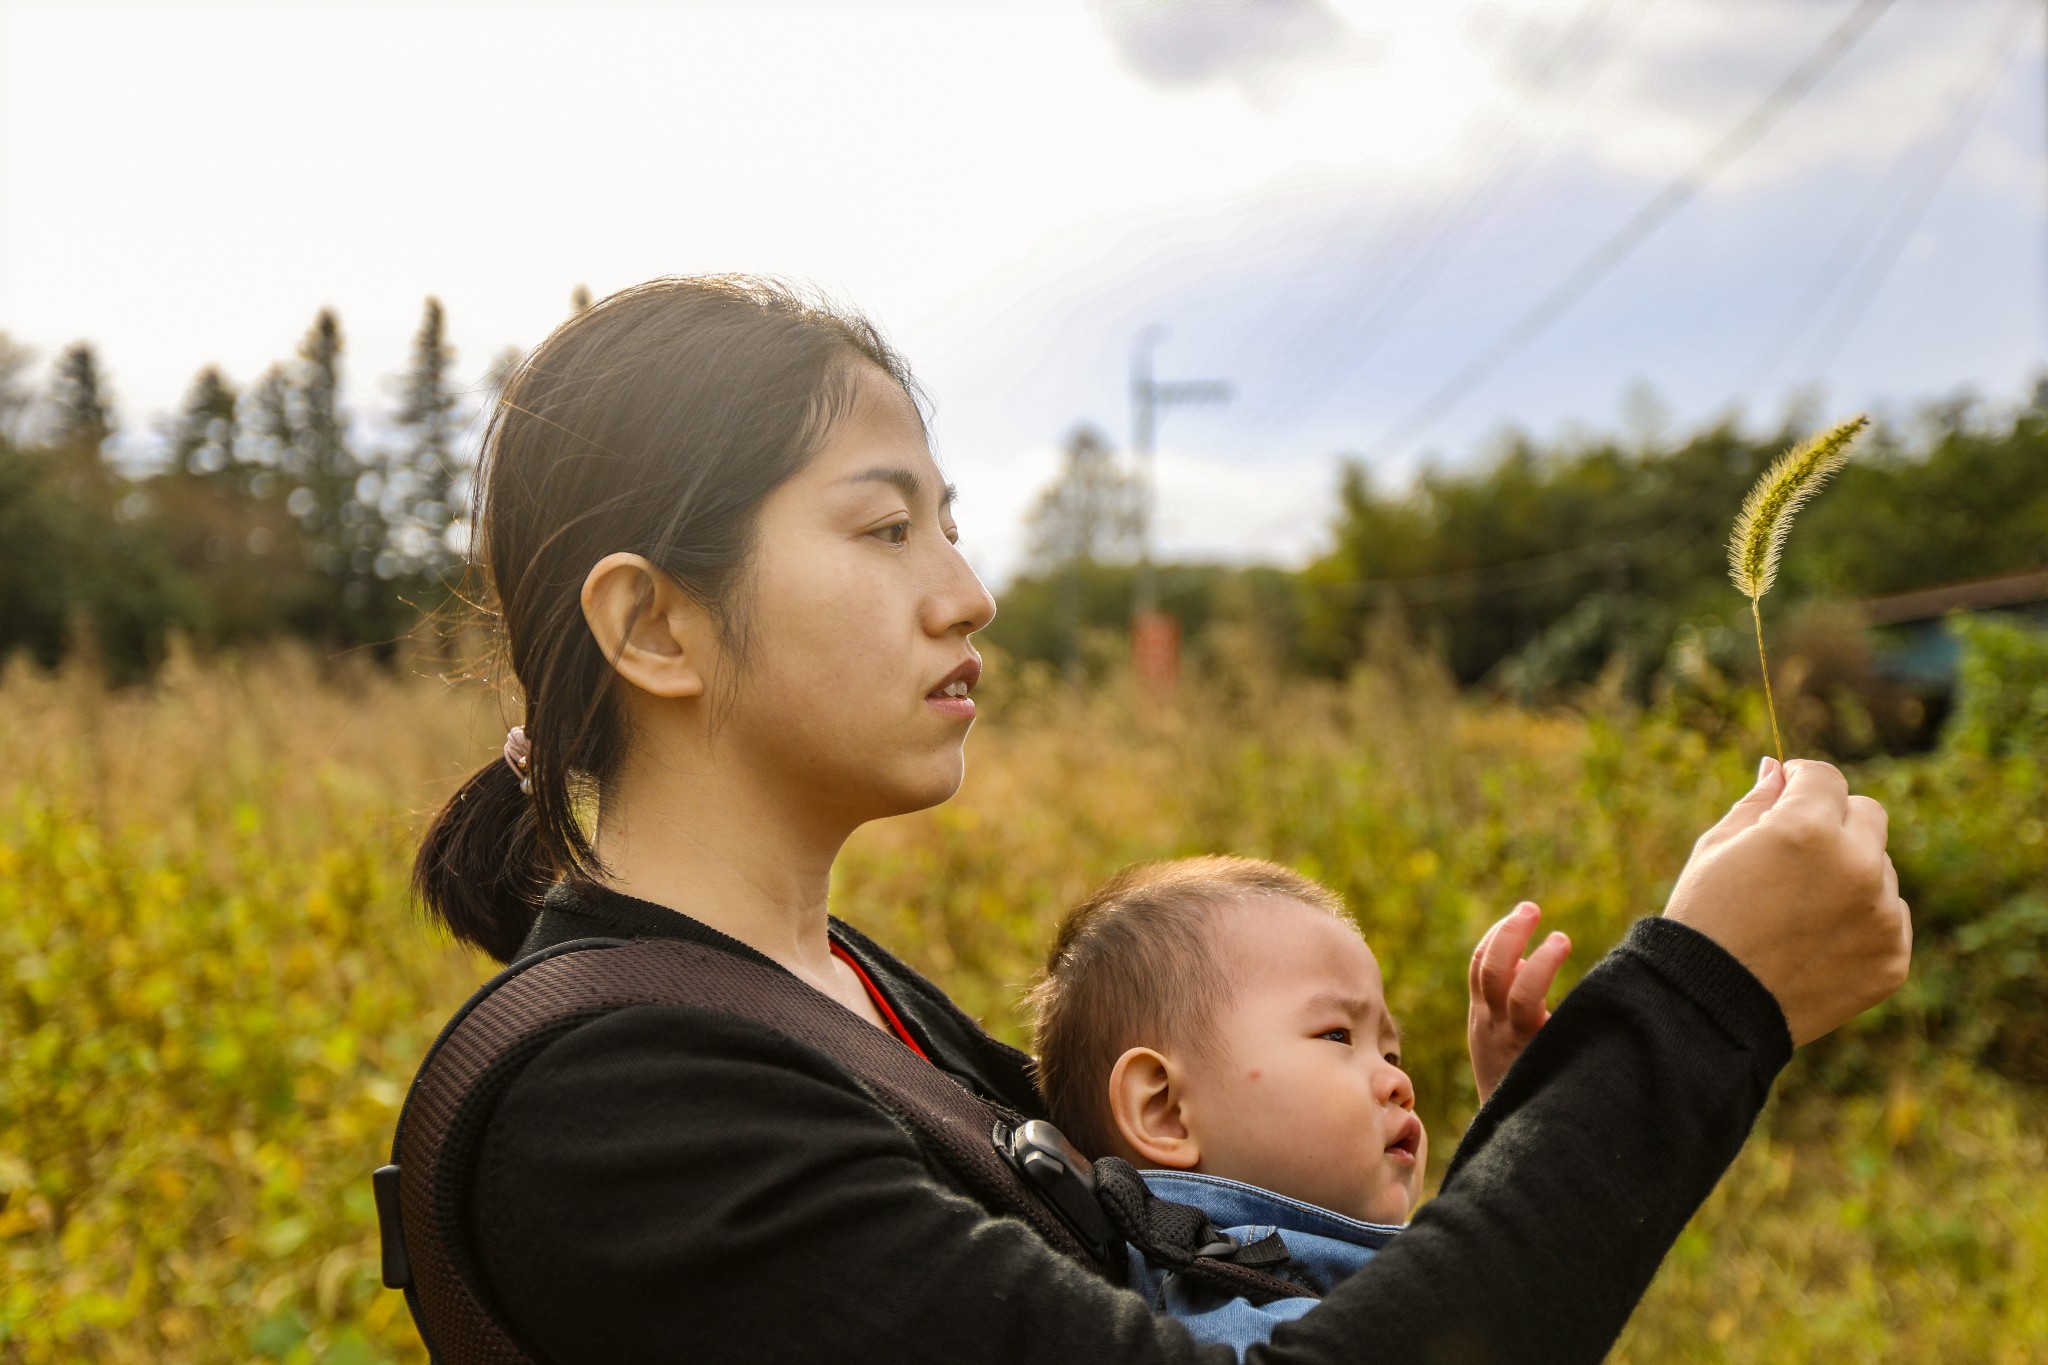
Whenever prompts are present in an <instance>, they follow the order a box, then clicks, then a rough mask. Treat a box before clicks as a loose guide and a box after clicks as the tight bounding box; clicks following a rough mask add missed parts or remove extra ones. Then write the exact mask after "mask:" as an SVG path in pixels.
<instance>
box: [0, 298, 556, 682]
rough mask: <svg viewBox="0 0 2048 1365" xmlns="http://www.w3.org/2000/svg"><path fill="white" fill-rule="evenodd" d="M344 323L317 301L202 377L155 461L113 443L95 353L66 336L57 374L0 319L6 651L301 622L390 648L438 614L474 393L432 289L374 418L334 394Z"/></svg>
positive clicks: (137, 671) (111, 417) (312, 636)
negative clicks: (297, 328)
mask: <svg viewBox="0 0 2048 1365" xmlns="http://www.w3.org/2000/svg"><path fill="white" fill-rule="evenodd" d="M344 354H345V341H344V336H343V332H342V328H341V323H340V320H339V319H338V318H337V317H336V316H335V314H334V312H333V310H331V309H323V310H321V311H320V313H319V314H318V315H317V316H316V317H315V318H314V319H313V322H312V325H311V326H310V327H308V329H307V331H306V334H305V336H304V338H303V339H302V340H301V341H300V343H299V345H298V348H297V350H296V353H295V354H294V355H293V356H291V357H290V358H289V359H286V360H283V361H280V362H278V363H277V364H274V365H272V366H270V367H269V368H268V369H266V370H265V371H264V372H263V373H262V374H261V375H260V376H258V377H257V378H256V379H255V381H254V382H252V383H250V384H249V385H247V387H238V386H237V385H236V384H235V383H234V382H233V381H232V380H231V379H230V378H229V377H228V376H226V375H225V374H223V373H222V372H221V371H220V369H219V368H218V367H215V366H207V367H206V368H204V369H202V370H200V371H199V373H198V374H197V375H196V376H195V377H194V378H193V380H192V383H191V386H190V388H189V389H188V390H187V392H186V394H185V396H184V399H183V401H182V402H181V403H180V405H179V407H178V409H177V411H176V412H175V413H174V414H173V415H172V416H171V417H170V418H169V419H168V420H167V421H166V422H165V423H164V425H163V427H162V429H161V430H160V432H159V433H158V436H159V438H160V439H159V441H158V442H157V443H156V444H157V445H158V447H159V450H160V459H159V460H158V461H157V463H156V464H155V465H154V466H153V467H151V468H148V469H143V470H129V469H123V468H121V467H120V466H119V465H118V464H117V463H116V462H115V461H114V460H113V459H112V458H111V457H110V446H111V444H112V438H113V437H114V435H115V432H116V427H117V423H118V418H117V415H116V410H115V406H114V403H113V399H112V395H111V393H110V391H109V384H108V380H107V377H106V374H105V372H104V369H103V367H102V365H101V362H100V359H99V356H98V353H97V352H96V351H95V349H94V347H93V346H92V345H91V344H90V343H89V342H83V341H81V342H77V343H75V344H73V345H71V346H69V347H67V348H65V349H64V351H63V352H62V353H61V354H60V355H58V356H57V357H56V359H55V363H54V364H53V366H52V367H51V372H50V376H49V379H48V382H47V384H46V385H45V386H44V387H43V388H42V389H41V390H40V391H38V390H36V389H35V388H34V387H32V386H31V385H30V384H29V383H28V382H27V380H26V375H27V373H28V370H29V368H30V362H31V359H32V357H31V356H30V354H29V353H28V351H27V350H26V349H25V348H23V347H21V346H18V345H16V344H14V343H12V342H11V341H9V340H8V339H7V338H6V337H5V336H4V335H0V546H4V547H5V549H6V554H5V555H4V556H0V655H4V654H12V653H14V652H16V651H25V652H27V653H28V654H29V655H30V656H31V657H33V658H34V659H36V660H37V661H38V662H39V663H42V664H44V665H46V666H48V665H53V664H55V663H56V662H57V661H58V660H59V659H60V658H61V657H62V656H63V655H64V654H65V653H67V652H68V651H70V650H72V649H74V648H78V647H80V646H83V645H88V644H89V646H90V647H91V648H92V649H94V650H95V651H96V652H97V653H98V654H99V655H100V656H101V658H102V660H103V662H104V665H105V666H106V668H107V669H108V671H109V673H110V674H111V675H112V676H114V677H116V678H120V679H124V680H132V679H135V678H138V677H142V676H145V675H147V673H148V672H149V671H150V670H151V669H152V668H153V667H154V666H155V665H156V663H157V662H159V661H160V660H161V658H162V655H163V652H164V650H165V648H166V646H167V642H168V639H169V637H170V635H171V634H172V633H173V632H177V633H182V634H183V635H184V636H185V637H186V638H187V639H189V640H191V641H192V642H193V643H194V644H195V645H197V646H198V647H200V648H201V649H213V648H220V647H224V646H231V645H236V644H241V643H245V642H249V641H253V640H258V639H263V638H268V637H273V636H279V635H294V636H299V637H302V638H305V639H309V640H312V641H315V642H317V643H319V644H320V645H322V646H323V647H326V648H328V649H330V650H344V649H356V648H360V649H366V650H368V651H371V652H373V653H375V654H377V655H379V656H381V657H386V658H388V657H390V656H392V655H393V654H394V653H395V651H396V649H397V646H398V644H399V642H400V641H401V640H402V639H403V638H404V637H405V636H406V634H407V633H408V631H410V630H411V628H412V627H413V626H414V625H415V624H417V622H418V621H419V620H420V618H421V617H422V616H423V615H426V614H431V613H435V612H438V611H440V610H441V609H442V608H444V607H445V606H446V605H447V603H448V601H449V599H450V595H451V594H452V593H453V592H454V591H455V589H456V586H457V580H458V578H459V572H460V569H461V566H462V563H463V554H464V549H465V534H466V524H465V518H464V505H465V499H466V497H467V495H468V476H469V471H468V468H467V463H466V461H465V460H464V458H463V455H462V452H461V451H460V450H459V449H458V447H459V444H460V435H461V431H462V428H463V426H464V424H465V423H466V422H467V421H468V420H469V418H470V416H471V415H472V412H471V404H472V402H473V401H474V400H476V399H478V398H480V397H484V396H486V395H487V393H488V391H489V390H490V389H491V388H492V387H494V386H495V384H496V382H497V376H498V375H499V374H501V373H502V371H503V367H504V366H505V365H507V364H508V363H509V362H510V360H511V359H512V358H513V356H514V355H515V354H516V353H508V354H507V355H504V356H501V357H499V359H498V361H497V363H496V365H495V366H494V368H493V374H492V377H490V378H487V379H486V381H485V383H484V390H485V391H486V393H485V394H475V393H470V392H466V391H464V390H463V389H461V388H459V387H458V386H457V385H456V384H455V382H454V377H453V366H454V362H455V353H454V349H453V347H451V346H450V345H449V344H448V340H447V330H446V318H445V316H444V313H443V310H442V307H441V304H440V302H439V301H438V300H436V299H432V298H429V299H428V300H426V303H425V306H424V309H423V312H422V316H421V319H420V324H419V329H418V331H417V333H416V334H415V336H414V338H413V344H412V350H411V356H410V359H409V363H408V367H407V370H406V372H405V374H404V375H403V376H402V378H401V380H400V383H399V386H398V399H397V403H396V405H395V408H394V409H393V410H391V411H389V412H387V413H383V414H381V415H380V416H381V421H380V422H379V423H378V435H377V436H376V437H375V438H367V437H366V436H365V435H364V432H365V430H366V429H367V428H368V424H367V423H364V422H358V421H356V420H354V419H353V417H352V414H351V413H350V411H349V410H348V408H347V406H346V398H345V387H344V374H343V359H344Z"/></svg>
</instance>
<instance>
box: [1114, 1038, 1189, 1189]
mask: <svg viewBox="0 0 2048 1365" xmlns="http://www.w3.org/2000/svg"><path fill="white" fill-rule="evenodd" d="M1183 1083H1184V1077H1183V1075H1182V1073H1181V1071H1180V1069H1179V1068H1178V1067H1176V1066H1175V1065H1174V1063H1173V1061H1172V1060H1171V1059H1170V1058H1168V1057H1165V1056H1163V1055H1161V1054H1160V1053H1157V1052H1154V1051H1153V1050H1152V1049H1151V1048H1149V1047H1134V1048H1131V1049H1129V1050H1127V1051H1126V1052H1125V1053H1124V1055H1123V1056H1121V1057H1119V1058H1117V1059H1116V1065H1115V1066H1113V1067H1111V1068H1110V1072H1109V1115H1110V1119H1111V1121H1112V1122H1113V1123H1114V1125H1115V1127H1116V1133H1117V1137H1118V1139H1119V1141H1120V1143H1121V1145H1122V1146H1123V1147H1125V1148H1126V1149H1127V1152H1126V1155H1127V1156H1128V1157H1129V1159H1130V1161H1131V1164H1132V1165H1134V1166H1139V1167H1147V1166H1150V1167H1155V1168H1162V1169H1165V1170H1173V1171H1191V1170H1193V1169H1194V1168H1195V1167H1196V1166H1197V1165H1198V1164H1199V1163H1200V1162H1201V1159H1202V1149H1201V1144H1200V1143H1199V1142H1197V1141H1196V1140H1195V1135H1194V1133H1193V1131H1191V1130H1190V1129H1189V1127H1188V1125H1187V1117H1186V1115H1185V1114H1184V1113H1183V1112H1182V1103H1181V1101H1182V1094H1181V1092H1182V1088H1183Z"/></svg>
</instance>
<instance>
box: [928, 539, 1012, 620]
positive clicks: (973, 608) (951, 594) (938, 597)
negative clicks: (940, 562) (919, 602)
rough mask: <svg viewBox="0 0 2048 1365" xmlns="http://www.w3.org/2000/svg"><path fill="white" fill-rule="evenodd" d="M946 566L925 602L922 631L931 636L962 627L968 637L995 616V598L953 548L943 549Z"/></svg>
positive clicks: (965, 557) (949, 546) (952, 546)
mask: <svg viewBox="0 0 2048 1365" xmlns="http://www.w3.org/2000/svg"><path fill="white" fill-rule="evenodd" d="M944 553H945V559H946V566H945V569H944V571H943V574H942V577H941V579H940V581H939V582H938V583H936V584H935V585H934V586H933V591H932V593H931V595H930V596H929V597H928V598H926V599H925V628H926V629H927V630H929V631H930V632H931V633H932V634H934V635H944V634H946V633H947V632H949V631H952V630H955V629H961V628H964V630H963V633H964V634H967V635H972V634H973V633H974V632H975V631H977V630H981V629H982V628H984V627H985V626H987V625H988V623H989V622H990V621H993V620H995V617H996V599H995V598H993V597H991V596H990V595H989V591H988V589H987V588H986V587H984V586H983V585H982V582H981V577H980V575H978V574H976V573H975V572H974V566H973V565H971V564H969V563H968V562H967V556H966V555H963V554H961V553H960V547H959V546H957V545H950V544H949V545H947V546H946V548H945V552H944Z"/></svg>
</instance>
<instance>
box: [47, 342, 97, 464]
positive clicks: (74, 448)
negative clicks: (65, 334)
mask: <svg viewBox="0 0 2048 1365" xmlns="http://www.w3.org/2000/svg"><path fill="white" fill-rule="evenodd" d="M44 412H45V418H44V425H45V430H46V433H47V444H48V445H49V447H50V448H51V449H52V450H54V451H56V452H57V453H58V455H59V456H60V458H61V462H62V465H63V469H64V473H63V479H64V483H65V485H66V486H67V488H68V489H69V491H70V492H71V493H72V495H73V496H76V497H81V498H86V499H90V500H92V501H94V502H102V503H103V502H105V501H106V500H107V499H109V498H110V497H111V496H112V494H113V479H112V477H111V474H110V471H109V470H108V468H107V460H106V444H107V438H108V437H109V436H111V435H113V433H114V408H113V403H112V401H111V400H110V399H109V398H108V396H107V392H106V381H105V380H104V379H103V378H102V377H101V375H100V362H99V353H98V352H96V351H95V350H94V349H93V347H92V343H91V342H88V341H74V342H73V343H71V345H69V346H66V347H65V348H64V351H63V353H62V354H61V355H59V356H58V357H57V366H56V369H55V370H54V371H53V372H52V373H51V375H50V391H49V395H48V397H47V399H46V400H45V403H44Z"/></svg>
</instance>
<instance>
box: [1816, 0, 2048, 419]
mask: <svg viewBox="0 0 2048 1365" xmlns="http://www.w3.org/2000/svg"><path fill="white" fill-rule="evenodd" d="M2033 25H2034V5H2033V3H2032V0H2017V3H2015V4H2013V5H2012V7H2011V8H2010V9H2009V10H2008V11H2007V22H2006V23H2005V24H2003V25H2001V26H2000V28H1999V31H1998V34H1997V36H1996V38H1995V40H1994V41H1993V43H1992V46H1991V50H1990V52H1989V53H1987V54H1986V60H1985V62H1984V66H1983V68H1982V69H1981V70H1980V71H1979V72H1978V73H1977V79H1976V81H1975V82H1974V84H1973V86H1972V88H1971V90H1970V92H1969V94H1968V95H1967V96H1966V97H1965V98H1964V99H1963V100H1962V102H1961V103H1960V104H1958V105H1957V106H1956V109H1955V111H1954V113H1953V114H1952V115H1951V117H1950V120H1949V126H1948V127H1947V128H1946V129H1945V130H1944V131H1943V135H1942V136H1943V142H1944V145H1942V146H1941V148H1940V150H1939V152H1938V153H1937V154H1936V155H1934V156H1933V157H1931V158H1930V159H1929V161H1928V163H1927V164H1926V166H1925V167H1923V172H1924V173H1923V174H1922V175H1921V176H1920V177H1919V179H1918V181H1917V183H1915V184H1914V185H1912V186H1911V187H1910V190H1909V193H1910V195H1911V198H1909V199H1903V200H1901V201H1900V204H1899V206H1898V208H1897V210H1896V211H1895V212H1894V213H1893V215H1892V218H1891V221H1890V222H1888V223H1887V224H1886V225H1885V228H1884V230H1883V232H1882V234H1881V235H1880V236H1879V237H1878V239H1877V241H1876V244H1875V245H1874V246H1873V247H1872V249H1871V254H1870V256H1869V258H1868V259H1867V260H1866V261H1865V262H1864V266H1863V269H1862V270H1861V271H1859V272H1858V274H1857V275H1856V277H1855V278H1854V279H1853V280H1852V281H1851V282H1850V285H1849V288H1848V291H1847V292H1846V293H1844V294H1843V295H1842V298H1841V301H1840V303H1839V304H1838V305H1837V306H1836V309H1835V312H1834V314H1833V315H1832V316H1831V317H1830V318H1829V319H1828V321H1827V323H1826V324H1824V325H1823V327H1822V329H1821V331H1820V332H1819V334H1818V335H1817V336H1816V338H1815V340H1814V343H1813V344H1812V345H1811V346H1809V347H1808V348H1807V351H1806V358H1805V365H1804V366H1803V367H1802V368H1803V369H1804V371H1805V372H1806V373H1807V374H1809V375H1811V376H1813V377H1814V378H1816V379H1818V378H1820V377H1821V376H1823V375H1825V374H1826V373H1827V371H1828V369H1829V367H1830V366H1832V365H1833V364H1834V363H1835V360H1836V358H1837V357H1838V356H1839V355H1840V354H1841V350H1842V346H1843V345H1844V344H1845V343H1846V342H1847V341H1848V340H1849V337H1850V336H1851V335H1852V334H1854V332H1855V330H1856V325H1857V324H1858V323H1859V322H1861V321H1862V320H1863V315H1864V312H1865V311H1866V310H1867V309H1868V308H1869V306H1870V302H1871V300H1872V299H1873V298H1875V297H1876V296H1877V294H1878V292H1879V291H1880V290H1882V289H1883V288H1884V286H1885V281H1886V280H1888V279H1889V278H1890V277H1891V272H1892V267H1894V266H1896V265H1897V264H1898V262H1899V256H1900V254H1901V253H1902V252H1903V251H1904V250H1905V247H1906V243H1907V241H1908V240H1910V239H1911V237H1912V235H1913V232H1914V230H1915V229H1916V228H1918V227H1919V226H1920V219H1921V217H1922V216H1923V215H1924V214H1925V213H1926V212H1927V207H1928V205H1929V204H1931V203H1933V202H1934V197H1935V195H1936V194H1938V193H1940V191H1941V187H1942V184H1943V183H1944V182H1945V181H1947V179H1948V175H1949V171H1950V170H1952V169H1953V168H1954V166H1955V164H1956V161H1957V159H1958V158H1959V157H1960V156H1961V155H1962V151H1963V148H1964V147H1966V146H1968V145H1969V141H1970V135H1971V134H1972V133H1974V132H1975V131H1976V129H1977V121H1978V120H1979V119H1980V118H1982V117H1983V115H1984V109H1985V106H1987V105H1988V104H1989V103H1990V102H1991V96H1992V94H1993V93H1994V92H1995V91H1996V90H1997V89H1998V85H1999V82H2000V80H2001V79H2002V78H2003V77H2004V75H2005V72H2006V68H2007V67H2009V66H2010V65H2011V64H2012V59H2013V55H2014V53H2015V52H2017V51H2018V48H2019V43H2020V40H2021V39H2022V38H2024V37H2025V36H2026V32H2027V30H2028V29H2030V28H2032V27H2033Z"/></svg>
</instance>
